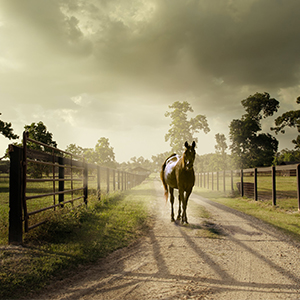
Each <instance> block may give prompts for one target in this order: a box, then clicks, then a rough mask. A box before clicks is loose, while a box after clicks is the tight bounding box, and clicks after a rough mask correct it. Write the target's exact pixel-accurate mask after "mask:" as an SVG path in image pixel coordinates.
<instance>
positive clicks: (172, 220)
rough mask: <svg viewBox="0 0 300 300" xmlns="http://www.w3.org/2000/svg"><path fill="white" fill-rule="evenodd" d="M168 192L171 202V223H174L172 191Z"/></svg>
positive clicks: (170, 189)
mask: <svg viewBox="0 0 300 300" xmlns="http://www.w3.org/2000/svg"><path fill="white" fill-rule="evenodd" d="M169 191H170V202H171V222H174V221H175V219H174V189H173V188H171V187H170V188H169Z"/></svg>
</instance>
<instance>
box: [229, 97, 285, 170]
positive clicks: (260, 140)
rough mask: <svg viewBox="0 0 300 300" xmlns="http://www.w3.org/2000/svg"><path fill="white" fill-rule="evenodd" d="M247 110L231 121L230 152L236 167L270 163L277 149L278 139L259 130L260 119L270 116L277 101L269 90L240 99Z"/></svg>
mask: <svg viewBox="0 0 300 300" xmlns="http://www.w3.org/2000/svg"><path fill="white" fill-rule="evenodd" d="M241 103H242V105H243V106H244V108H245V110H246V112H247V113H246V114H244V115H243V116H242V118H241V119H235V120H233V121H232V122H231V123H230V126H229V129H230V132H229V135H230V139H231V142H232V144H231V146H230V148H231V153H232V154H233V156H234V158H235V161H236V164H237V166H238V167H239V168H251V167H259V166H269V165H271V164H272V161H273V158H274V155H275V154H276V152H277V149H278V141H277V139H276V138H274V137H273V136H271V135H270V134H265V133H260V134H258V132H259V131H261V120H262V119H263V118H266V117H269V116H272V115H273V114H274V113H275V112H277V110H278V108H279V102H278V101H277V100H276V99H274V98H271V97H270V95H269V94H268V93H256V94H254V95H251V96H249V97H248V98H247V99H245V100H242V102H241Z"/></svg>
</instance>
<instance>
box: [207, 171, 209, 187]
mask: <svg viewBox="0 0 300 300" xmlns="http://www.w3.org/2000/svg"><path fill="white" fill-rule="evenodd" d="M207 188H208V189H209V172H207Z"/></svg>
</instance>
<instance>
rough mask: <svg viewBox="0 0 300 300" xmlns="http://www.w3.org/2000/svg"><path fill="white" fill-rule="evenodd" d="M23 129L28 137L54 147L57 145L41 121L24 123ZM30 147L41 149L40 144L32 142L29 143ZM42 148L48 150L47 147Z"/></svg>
mask: <svg viewBox="0 0 300 300" xmlns="http://www.w3.org/2000/svg"><path fill="white" fill-rule="evenodd" d="M24 129H25V130H26V131H27V132H28V136H29V138H31V139H33V140H36V141H38V142H41V143H44V144H46V145H49V146H51V147H54V148H56V147H57V143H56V142H55V141H53V139H52V137H53V134H52V133H51V132H49V131H48V130H47V127H46V125H44V123H43V122H42V121H40V122H38V123H31V125H25V126H24ZM30 147H31V148H33V149H37V150H42V149H43V147H42V146H40V145H37V144H33V143H30ZM44 150H45V151H49V150H48V149H44Z"/></svg>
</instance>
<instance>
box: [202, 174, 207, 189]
mask: <svg viewBox="0 0 300 300" xmlns="http://www.w3.org/2000/svg"><path fill="white" fill-rule="evenodd" d="M203 187H204V188H205V187H206V181H205V172H203Z"/></svg>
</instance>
